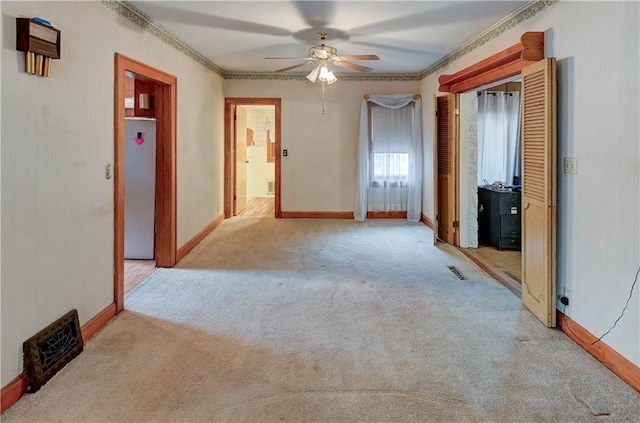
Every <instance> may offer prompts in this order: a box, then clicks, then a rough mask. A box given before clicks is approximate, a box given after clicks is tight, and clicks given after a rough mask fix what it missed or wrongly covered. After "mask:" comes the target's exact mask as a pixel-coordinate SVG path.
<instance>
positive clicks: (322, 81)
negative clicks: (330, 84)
mask: <svg viewBox="0 0 640 423" xmlns="http://www.w3.org/2000/svg"><path fill="white" fill-rule="evenodd" d="M324 109H325V107H324V81H322V114H323V115H324Z"/></svg>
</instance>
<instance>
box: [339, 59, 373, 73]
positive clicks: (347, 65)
mask: <svg viewBox="0 0 640 423" xmlns="http://www.w3.org/2000/svg"><path fill="white" fill-rule="evenodd" d="M333 64H334V65H336V66H341V67H343V68H347V69H352V70H355V71H358V72H365V73H369V72H373V68H368V67H366V66H360V65H356V64H355V63H350V62H340V61H336V62H333Z"/></svg>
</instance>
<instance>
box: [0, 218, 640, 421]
mask: <svg viewBox="0 0 640 423" xmlns="http://www.w3.org/2000/svg"><path fill="white" fill-rule="evenodd" d="M447 266H456V267H457V268H458V269H459V270H460V271H461V272H462V273H463V274H464V275H465V276H467V277H468V279H469V280H464V281H462V280H459V279H458V278H457V277H456V276H455V275H454V274H453V273H452V272H451V271H450V269H449V268H448V267H447ZM126 308H127V310H128V311H125V312H123V313H122V314H121V315H120V316H119V317H118V318H117V319H115V320H114V321H113V322H112V323H110V324H109V325H107V327H105V328H104V329H103V330H102V331H101V332H100V333H99V334H98V335H96V336H95V337H94V338H93V339H92V340H91V341H89V342H88V344H87V345H86V349H85V351H84V352H83V353H82V354H81V355H80V356H79V357H78V358H76V359H75V360H74V361H73V362H72V363H70V364H69V365H68V366H67V367H66V368H64V369H63V370H62V371H61V372H60V373H59V374H58V375H56V376H55V377H54V378H53V379H52V380H51V381H49V383H47V384H46V385H45V386H44V387H43V388H42V389H41V390H40V391H39V392H38V393H36V394H32V395H26V396H25V397H24V398H23V399H22V400H20V401H19V402H18V403H17V404H16V405H15V406H14V407H12V408H11V409H10V410H9V411H8V412H6V413H5V414H4V415H3V416H2V421H6V422H18V421H25V422H48V421H61V422H133V421H136V422H138V421H139V422H143V421H144V422H177V421H189V422H196V421H197V422H216V421H225V422H226V421H228V422H283V421H284V422H311V421H317V422H429V421H433V422H590V421H593V422H602V421H615V422H621V421H627V422H638V421H639V420H640V395H639V394H638V393H637V392H636V391H634V390H633V389H632V388H630V387H629V386H628V385H626V384H625V383H624V382H623V381H621V380H620V379H619V378H617V377H616V376H615V375H614V374H613V373H611V372H610V371H609V370H607V369H606V368H605V367H604V366H602V365H601V364H600V363H598V362H597V361H596V360H595V359H594V358H592V357H591V356H590V355H589V354H587V353H586V352H585V351H584V350H582V349H581V348H579V347H578V346H576V345H575V344H574V343H573V342H571V341H570V340H569V339H568V338H566V337H565V336H564V335H563V334H562V333H561V332H559V331H557V330H550V329H547V328H545V327H543V325H542V324H541V323H539V322H538V321H537V320H536V319H535V318H534V317H533V316H532V315H531V314H530V313H529V312H528V311H527V310H525V309H523V308H522V306H521V305H520V300H519V299H518V298H517V297H516V296H514V295H513V294H511V293H510V292H509V291H508V290H507V289H505V288H504V287H502V286H501V285H499V284H498V283H496V282H495V281H493V280H492V279H490V278H488V277H487V276H486V275H485V274H484V273H483V272H482V271H480V270H479V269H478V268H476V267H475V266H474V265H473V264H472V263H471V262H470V261H468V260H467V259H466V258H465V257H464V256H463V255H462V254H460V253H458V252H457V251H456V250H454V249H452V248H450V247H448V246H443V247H439V248H435V247H434V246H433V244H432V232H431V231H430V230H429V229H428V228H427V227H426V226H424V225H422V224H411V223H407V222H406V221H402V220H380V221H369V222H367V223H364V224H362V223H357V222H354V221H350V220H304V219H298V220H295V219H292V220H287V219H283V220H275V219H259V218H234V219H231V220H228V221H225V222H224V223H223V224H222V225H221V226H220V227H219V228H218V229H217V230H216V231H215V232H214V233H213V234H211V235H210V236H209V237H207V239H206V240H205V241H204V242H203V243H202V244H201V245H200V246H198V247H197V248H196V249H195V250H194V251H192V252H191V253H190V254H189V255H188V256H187V257H186V258H185V259H184V260H182V262H180V264H179V266H178V268H175V269H160V270H158V271H157V272H155V273H154V274H153V275H152V276H151V277H150V278H148V279H146V280H145V281H144V282H142V283H141V284H140V285H138V286H137V287H136V288H135V289H134V290H133V291H131V292H130V293H129V294H128V295H127V297H126Z"/></svg>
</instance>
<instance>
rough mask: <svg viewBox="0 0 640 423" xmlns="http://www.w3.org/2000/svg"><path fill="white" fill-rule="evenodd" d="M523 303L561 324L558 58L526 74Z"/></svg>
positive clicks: (530, 68)
mask: <svg viewBox="0 0 640 423" xmlns="http://www.w3.org/2000/svg"><path fill="white" fill-rule="evenodd" d="M522 145H523V152H524V157H523V184H522V303H523V304H524V305H525V306H526V307H527V308H528V309H529V310H531V312H532V313H533V314H534V315H535V316H536V317H537V318H538V319H540V320H541V321H542V322H543V323H544V324H546V325H547V326H548V327H555V325H556V313H555V311H556V307H555V304H556V302H555V292H556V59H555V58H546V59H544V60H541V61H539V62H537V63H535V64H533V65H530V66H527V67H526V68H524V69H523V70H522Z"/></svg>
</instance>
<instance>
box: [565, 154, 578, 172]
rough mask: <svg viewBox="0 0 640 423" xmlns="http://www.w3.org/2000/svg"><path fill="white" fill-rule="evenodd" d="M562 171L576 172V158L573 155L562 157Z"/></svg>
mask: <svg viewBox="0 0 640 423" xmlns="http://www.w3.org/2000/svg"><path fill="white" fill-rule="evenodd" d="M564 173H573V174H577V173H578V159H576V158H575V157H565V158H564Z"/></svg>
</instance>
